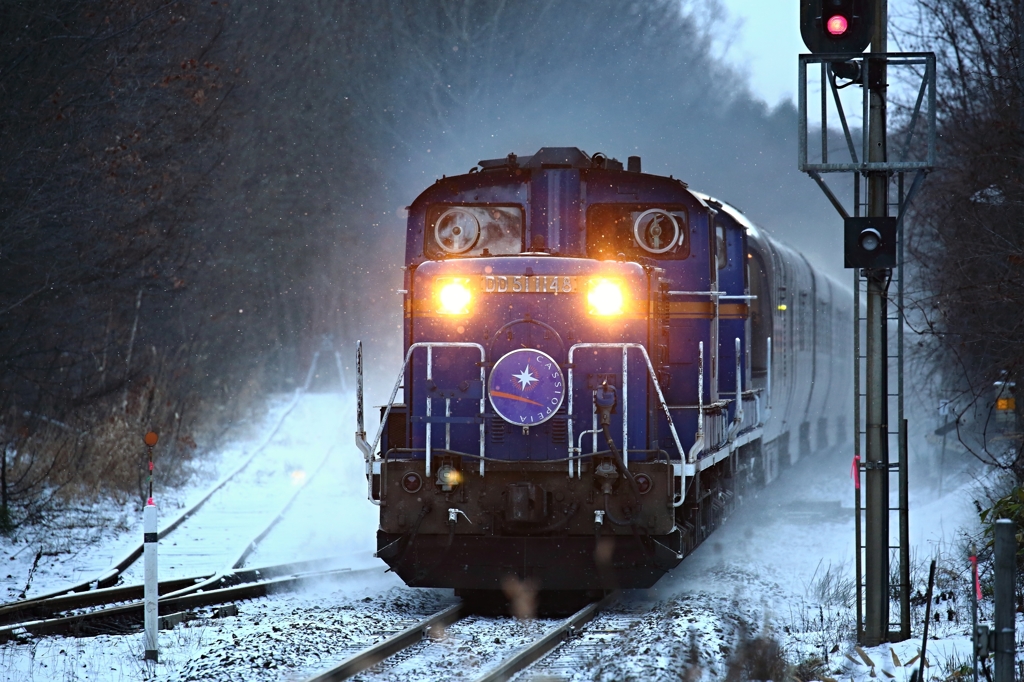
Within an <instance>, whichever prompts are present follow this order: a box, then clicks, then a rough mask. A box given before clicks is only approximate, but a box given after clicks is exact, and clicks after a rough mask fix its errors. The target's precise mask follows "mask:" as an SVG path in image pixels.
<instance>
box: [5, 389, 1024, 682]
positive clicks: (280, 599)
mask: <svg viewBox="0 0 1024 682" xmlns="http://www.w3.org/2000/svg"><path fill="white" fill-rule="evenodd" d="M286 402H287V400H281V401H278V402H277V404H276V407H275V409H276V410H278V412H277V414H280V412H279V410H281V409H283V407H282V405H283V404H284V403H286ZM351 405H352V401H351V398H350V396H346V397H344V398H342V397H340V396H337V395H328V394H322V395H307V396H305V397H304V398H303V402H302V403H301V405H300V407H301V409H297V410H296V412H295V413H294V414H293V415H292V416H290V417H289V418H288V419H287V420H285V424H284V426H283V427H282V429H281V431H280V433H279V434H278V435H277V436H276V437H275V439H274V441H273V447H271V448H268V459H267V460H266V462H268V463H265V464H264V466H265V467H266V471H267V474H266V475H265V476H257V477H255V478H254V479H253V481H254V483H253V488H252V491H251V494H252V495H254V496H258V495H262V494H263V489H262V488H261V485H271V482H273V484H274V485H275V486H276V485H277V484H278V483H279V480H280V479H281V478H282V477H284V476H287V477H289V478H291V479H292V480H293V481H294V482H295V483H301V482H302V478H303V476H309V475H311V474H312V471H311V466H315V465H310V464H309V463H307V462H306V461H305V459H303V461H302V462H301V464H297V462H298V458H296V457H290V456H289V453H297V452H302V453H305V452H308V451H313V450H318V451H319V452H323V448H325V447H331V446H334V445H336V448H335V450H334V451H333V452H332V454H331V456H329V457H328V459H327V461H326V463H325V465H324V467H323V470H322V471H321V472H320V474H319V475H318V476H317V477H316V478H315V479H314V480H312V481H311V482H309V483H308V485H306V486H305V487H304V488H302V492H301V493H300V494H299V495H298V497H297V498H296V501H295V504H294V506H293V507H292V509H291V510H290V512H289V514H288V515H287V516H286V518H285V519H284V521H282V523H281V524H280V525H279V526H277V527H276V528H275V529H274V530H273V531H272V532H271V533H270V535H268V537H267V538H266V539H265V540H264V541H263V542H262V543H261V544H260V546H259V547H258V548H257V550H256V551H255V552H254V554H253V555H252V556H250V558H249V560H248V561H247V565H248V566H258V565H269V564H275V563H281V562H286V561H293V560H299V559H312V558H320V557H325V556H339V555H341V556H344V557H345V564H346V565H350V566H351V567H352V568H354V569H360V568H367V567H374V566H376V567H377V570H374V571H370V572H369V573H366V572H359V573H354V574H353V575H352V576H350V577H347V578H345V577H342V578H339V579H338V580H337V581H335V582H332V583H328V584H325V585H322V586H318V587H314V588H309V589H306V590H305V591H303V592H301V593H287V594H279V595H275V596H274V597H272V598H269V599H261V600H257V601H254V602H244V603H242V604H240V605H239V615H238V616H237V617H232V618H225V619H213V618H211V617H209V616H210V610H209V609H206V610H201V611H200V613H199V614H198V615H199V616H200V618H199V619H197V620H194V621H192V622H189V623H186V624H184V625H179V626H178V627H176V628H175V629H174V630H172V631H165V632H162V633H161V636H160V637H161V639H160V642H161V663H160V664H159V665H158V666H157V669H156V671H155V672H156V676H157V677H158V678H159V679H169V680H201V679H202V680H205V679H214V680H219V679H225V680H227V679H254V680H295V679H304V678H305V677H306V676H308V675H310V674H312V673H315V672H317V671H320V670H323V669H325V668H327V667H329V666H330V665H331V664H332V663H334V662H337V661H340V660H342V659H344V658H345V657H347V656H348V655H349V654H350V653H352V652H354V651H355V650H356V649H357V648H359V647H362V646H366V645H368V644H371V643H373V642H375V641H379V639H380V638H382V637H385V636H388V635H390V634H393V633H394V632H396V631H398V630H400V629H402V628H403V627H406V626H408V625H409V624H411V623H412V622H414V621H415V620H416V619H418V618H421V617H423V616H424V615H427V614H429V613H432V612H434V611H436V610H438V609H440V608H443V607H444V606H445V605H447V604H450V603H452V602H453V599H454V598H453V597H452V594H451V591H449V590H419V589H411V588H407V587H405V586H403V585H402V584H401V583H400V581H399V580H398V579H397V578H395V577H394V575H393V574H385V573H384V572H383V567H382V564H381V563H380V562H379V561H378V560H376V559H373V558H372V551H373V548H374V542H375V537H374V536H375V529H376V525H377V520H376V518H377V509H376V507H374V506H373V505H372V504H370V503H369V502H368V501H367V500H366V489H365V485H366V484H365V478H364V476H363V465H362V461H361V458H360V457H359V455H358V451H357V450H356V448H355V447H354V445H352V436H351V433H352V430H353V429H352V426H351V425H352V422H353V419H352V413H351V412H352V407H351ZM274 414H275V413H274V411H272V412H271V414H270V415H268V417H267V419H266V422H265V424H264V425H263V427H262V428H263V429H264V430H263V431H261V430H260V429H255V432H256V434H254V436H255V437H254V438H253V439H251V440H250V441H248V442H244V443H239V444H236V445H234V446H232V447H231V448H229V449H227V450H226V451H225V452H224V453H223V456H222V457H221V458H220V460H219V461H218V464H217V466H216V467H211V469H210V472H209V473H210V475H209V476H208V477H205V479H204V480H203V481H201V482H199V483H197V484H196V485H194V486H192V487H191V488H190V489H189V490H187V491H183V492H181V493H179V496H178V497H177V498H174V497H173V495H172V494H166V495H164V498H168V499H180V500H181V501H182V503H184V501H186V500H188V499H194V498H195V496H196V495H198V494H200V493H201V491H202V490H204V489H206V486H208V485H210V483H211V482H212V481H214V480H216V477H217V475H218V474H220V473H222V472H224V471H227V470H230V468H231V467H233V466H236V465H237V463H238V462H239V461H241V457H242V456H243V455H244V454H245V453H246V452H248V451H249V450H248V448H250V447H254V446H255V443H256V442H258V441H259V435H258V434H265V433H266V430H267V429H269V428H271V427H272V426H273V424H274V423H276V422H275V419H274ZM293 417H294V418H293ZM275 453H276V454H275ZM317 461H319V459H318V458H317ZM808 464H809V466H804V465H801V466H798V467H796V468H794V469H791V470H789V471H786V472H784V474H783V476H782V477H781V478H780V479H779V480H778V481H776V482H775V483H774V484H773V485H772V486H770V487H769V488H768V489H767V490H764V491H761V492H760V493H758V494H757V495H755V496H752V497H750V499H747V500H745V502H744V504H743V506H742V507H741V508H740V510H739V511H738V512H737V513H736V514H734V516H733V518H731V519H729V521H728V522H727V523H726V524H725V526H724V527H723V528H721V529H719V530H718V531H716V533H715V534H714V535H712V537H711V538H710V539H709V540H708V542H706V543H705V544H704V545H703V546H702V547H700V548H699V549H698V550H697V551H696V552H695V553H694V554H693V555H692V556H690V557H688V558H687V560H686V561H684V562H683V564H682V565H681V566H680V567H679V568H678V569H677V570H675V571H673V572H672V573H671V574H669V575H667V576H666V577H665V578H664V579H663V580H662V581H661V582H660V583H659V584H658V585H657V586H656V588H655V589H653V590H650V591H647V592H644V593H630V594H627V595H626V596H625V597H624V599H623V601H622V602H621V603H620V604H619V605H618V606H616V607H614V608H613V609H610V610H609V611H608V612H606V613H604V614H601V615H600V616H598V618H597V619H595V621H594V622H593V623H592V625H591V627H590V628H589V630H590V631H591V633H592V634H591V635H584V637H581V638H577V639H574V640H572V641H570V642H569V643H568V644H567V645H565V646H564V647H563V648H562V649H561V650H560V651H559V652H558V655H559V656H561V658H562V659H563V660H564V661H566V662H567V663H566V665H567V666H568V668H567V670H569V671H570V672H565V673H560V674H559V676H558V677H556V678H554V679H567V680H568V679H571V680H574V681H577V680H578V681H582V680H631V679H636V680H678V679H689V680H719V679H723V678H724V676H725V674H726V670H727V668H728V665H729V661H731V660H733V659H734V658H735V656H736V651H737V649H738V648H741V647H744V646H746V647H748V648H749V647H750V646H753V645H752V644H750V642H751V641H752V638H754V639H753V641H754V643H757V641H761V640H756V638H757V637H758V636H760V635H765V634H767V635H769V636H770V638H774V639H775V640H777V641H778V642H779V643H780V645H781V651H782V653H784V654H785V655H786V657H787V658H788V659H789V660H790V661H793V662H797V661H800V660H804V659H807V658H809V657H812V656H818V657H819V658H821V659H822V660H823V661H824V660H826V659H827V663H826V664H825V665H824V669H823V670H822V673H821V677H823V678H824V677H829V678H835V679H841V680H843V682H846V681H847V680H852V681H853V682H867V680H870V679H874V678H877V677H878V676H879V675H881V676H883V677H886V676H888V675H892V676H894V677H895V679H897V680H906V679H909V675H910V671H911V669H912V667H911V666H908V665H906V664H907V662H908V661H911V660H912V659H913V657H914V656H915V655H916V654H917V652H918V649H919V647H920V637H919V635H918V637H917V639H915V640H911V641H908V642H903V643H900V644H897V645H893V646H892V647H891V648H890V647H888V646H882V647H875V648H872V649H868V650H865V651H864V652H863V656H862V655H861V653H859V652H858V651H856V650H855V649H854V648H853V647H852V646H851V644H850V641H849V636H850V632H851V631H850V628H851V627H852V618H853V615H852V609H851V608H849V607H848V606H846V605H844V604H843V603H842V602H843V599H844V598H848V597H849V592H850V590H851V589H852V588H851V585H852V583H851V582H850V581H851V580H852V572H853V571H852V562H853V519H852V516H853V512H852V498H853V495H852V492H853V491H852V481H851V480H850V478H849V475H848V471H849V463H848V462H846V461H843V460H842V459H840V458H838V456H835V457H830V458H828V459H827V460H822V461H819V462H817V463H808ZM260 481H262V482H263V483H260ZM204 483H205V485H204ZM279 501H280V498H278V499H277V500H276V501H275V502H274V504H273V505H269V506H271V507H272V508H273V509H274V511H275V512H276V511H277V509H278V507H279V504H278V502H279ZM911 503H912V507H911V508H912V516H911V534H912V538H913V545H914V552H915V561H916V563H915V566H917V570H921V569H920V566H921V565H924V566H925V570H926V566H927V560H928V559H929V558H930V557H931V556H932V555H934V554H936V553H937V552H942V553H945V555H947V556H949V557H953V556H954V555H955V549H956V538H955V537H954V533H955V531H956V529H957V528H959V527H961V526H962V525H963V524H964V523H966V522H969V521H970V520H971V519H973V518H975V513H974V510H973V507H972V506H971V502H970V497H969V492H968V487H967V484H965V485H962V486H961V487H960V488H957V489H953V490H949V491H948V492H947V493H946V494H945V495H943V497H942V498H941V499H939V498H936V496H935V494H934V491H930V490H920V491H914V492H913V493H912V496H911ZM108 514H109V512H108ZM118 514H120V515H121V516H123V517H124V518H123V520H122V521H121V522H120V523H119V524H118V523H115V524H113V527H112V528H104V529H102V530H101V531H97V533H96V535H95V536H94V537H93V538H91V540H90V541H89V542H81V541H79V545H77V546H75V545H74V543H73V542H71V541H70V540H69V541H68V547H69V548H70V549H73V550H74V551H73V552H72V553H71V554H69V555H68V556H66V557H63V556H62V557H54V562H53V566H52V567H51V566H50V565H49V563H48V562H44V563H45V565H43V564H41V566H40V568H39V569H38V570H37V576H38V577H37V578H35V579H34V580H33V591H37V590H38V591H43V590H46V589H50V588H53V587H57V586H58V585H60V584H64V583H65V582H70V581H72V580H74V579H76V578H80V577H83V576H86V575H89V571H92V572H94V573H95V572H98V570H97V568H96V567H102V568H105V565H103V559H104V558H106V559H107V560H109V559H110V558H114V557H117V556H120V554H121V552H123V550H124V548H126V547H127V546H129V545H131V544H133V543H134V542H136V541H137V535H138V534H139V533H138V530H139V528H138V521H139V520H138V519H136V518H134V516H135V515H134V514H133V513H131V510H130V509H124V510H119V511H117V512H116V513H115V517H117V515H118ZM117 518H120V517H117ZM255 525H260V524H254V526H255ZM260 529H261V528H257V527H253V528H252V533H253V534H255V533H256V532H258V531H259V530H260ZM240 539H241V538H240ZM0 547H3V549H5V550H7V551H9V552H10V554H11V555H15V554H16V553H17V552H18V550H19V549H22V554H25V553H27V552H28V551H32V549H33V548H34V546H28V547H29V548H28V549H27V550H26V549H23V548H22V545H17V546H13V547H7V546H0ZM11 563H12V565H16V566H17V567H18V569H19V570H21V571H22V572H23V574H22V575H21V576H20V577H19V578H18V579H17V580H14V579H12V580H11V581H9V584H8V587H11V586H18V589H20V586H21V585H23V584H24V578H25V576H24V572H25V571H26V562H25V560H24V559H21V558H19V557H17V556H16V558H15V560H14V561H12V562H11ZM954 563H955V562H954ZM947 564H948V565H950V566H953V565H954V564H950V563H949V562H947ZM86 567H88V570H86ZM954 568H955V566H954ZM19 580H20V581H21V582H20V583H19ZM36 580H38V581H40V582H38V583H36ZM943 580H945V582H944V583H943V585H946V586H949V587H948V592H947V594H945V595H944V596H943V597H941V598H940V602H941V603H940V604H938V605H937V606H936V607H935V609H936V612H938V613H939V617H940V622H939V623H938V624H936V623H933V624H932V625H933V630H932V637H931V638H930V641H929V645H928V646H929V649H928V659H929V661H930V663H931V670H932V671H933V673H935V674H937V673H938V672H939V671H941V670H942V669H944V668H948V667H949V665H950V664H949V661H950V660H953V661H956V660H963V661H966V660H967V656H968V655H969V640H968V639H967V637H966V634H967V631H968V629H969V627H970V612H969V609H968V608H967V605H966V603H965V601H964V597H963V594H964V592H965V590H964V589H962V587H963V585H962V584H960V583H957V580H959V578H958V577H957V576H954V575H946V576H944V577H943ZM954 588H955V589H954ZM937 591H939V590H937ZM943 591H944V592H946V591H947V588H946V587H944V588H943ZM844 595H845V597H844ZM921 610H922V609H921V608H918V609H916V611H915V614H916V618H917V621H916V623H917V625H918V626H919V624H920V619H921V618H922V617H923V616H922V615H921V613H920V612H921ZM983 617H984V615H983ZM547 625H548V623H546V622H545V621H536V622H533V623H516V622H515V621H512V620H511V619H502V620H501V621H500V622H497V621H496V622H492V624H491V625H487V624H486V623H482V624H476V625H474V624H473V623H467V624H459V625H456V626H453V627H452V628H450V629H449V632H447V633H445V636H444V638H443V639H442V640H441V641H439V642H434V643H429V642H428V643H424V644H423V645H421V647H420V648H421V649H423V653H425V654H426V656H427V658H426V659H422V658H420V657H416V658H415V659H413V658H412V656H413V654H414V653H416V652H415V651H410V652H409V653H408V654H406V655H405V656H400V657H398V658H396V659H395V660H393V661H390V662H388V663H387V664H385V665H384V666H382V667H380V668H378V669H375V670H374V671H371V672H369V673H366V674H364V675H362V676H360V678H359V679H403V680H404V679H409V680H416V679H420V680H430V679H437V677H438V675H442V674H443V676H444V677H453V676H454V677H459V676H461V675H463V673H468V672H470V671H479V670H480V669H481V668H482V667H486V665H487V664H488V662H490V661H494V660H497V659H498V658H499V657H500V656H503V655H506V654H507V653H509V651H510V650H511V648H514V647H515V646H516V645H517V643H519V642H520V641H525V639H526V638H527V637H529V636H532V635H533V634H536V632H539V631H540V630H542V629H544V628H545V627H546V626H547ZM492 626H493V627H492ZM1019 630H1020V631H1021V632H1024V627H1019ZM495 631H500V632H499V634H498V635H494V632H495ZM488 632H490V633H491V634H490V636H489V637H488V636H487V633H488ZM916 632H919V630H916ZM588 638H589V639H588ZM744 641H746V642H748V643H747V644H746V645H745V644H743V642H744ZM431 647H433V648H431ZM141 650H142V635H141V633H134V634H130V635H125V636H103V637H95V638H85V639H74V638H63V637H54V638H43V639H38V640H33V641H31V642H30V643H25V644H13V643H11V644H5V645H0V678H2V679H12V680H13V679H19V680H20V679H25V680H51V679H63V680H109V681H115V680H118V681H119V680H128V679H141V678H142V677H143V676H144V673H145V668H144V666H143V664H142V663H141V661H140V658H141ZM417 651H419V650H417ZM762 653H763V652H762ZM770 653H771V652H769V654H770ZM865 657H866V658H865ZM406 660H408V661H410V662H409V663H406V662H405V661H406ZM413 660H415V661H417V663H413V662H412V661H413ZM423 660H427V661H432V662H431V663H429V665H427V667H426V668H422V667H421V662H422V661H423ZM460 662H461V663H460ZM517 679H518V680H530V679H533V673H531V672H530V671H525V672H524V674H521V675H520V676H518V677H517ZM537 679H542V678H540V677H537ZM935 679H941V678H939V677H936V678H935Z"/></svg>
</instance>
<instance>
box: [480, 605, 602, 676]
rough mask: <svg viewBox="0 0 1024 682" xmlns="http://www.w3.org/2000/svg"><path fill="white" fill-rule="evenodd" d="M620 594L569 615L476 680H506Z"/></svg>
mask: <svg viewBox="0 0 1024 682" xmlns="http://www.w3.org/2000/svg"><path fill="white" fill-rule="evenodd" d="M618 596H619V593H618V592H612V593H611V594H609V595H608V596H606V597H605V598H604V599H602V600H601V601H598V602H594V603H593V604H588V605H587V606H584V607H583V608H582V609H580V610H579V611H577V612H576V613H574V614H573V615H571V616H569V617H568V618H566V619H565V620H563V621H562V622H561V623H559V624H558V625H556V626H555V627H553V628H551V629H550V630H548V631H547V632H545V633H544V636H543V637H541V638H540V639H538V640H537V641H536V642H534V643H533V644H530V645H528V646H526V647H525V648H523V649H520V650H519V651H517V652H516V653H515V654H513V655H512V656H510V657H509V658H506V659H505V660H504V661H502V662H501V663H500V664H499V665H498V666H497V667H496V668H492V669H491V670H489V671H488V672H486V673H485V674H483V675H481V676H480V677H478V678H476V682H505V680H509V679H511V678H512V676H513V675H515V674H516V673H518V672H519V671H521V670H523V669H525V668H527V667H528V666H530V665H531V664H533V663H535V662H537V661H539V660H540V659H541V658H543V657H544V656H546V655H547V654H548V653H550V652H551V651H552V650H554V649H555V648H556V647H557V646H558V645H559V644H561V643H562V642H564V641H565V640H566V639H568V638H569V637H571V636H572V635H573V634H575V632H576V630H577V629H578V628H579V627H580V626H582V625H586V624H587V623H589V622H590V621H591V620H593V618H594V616H596V615H597V614H598V613H599V612H600V611H601V610H602V609H604V608H606V607H607V606H608V605H610V604H611V603H612V602H614V601H615V600H616V599H617V598H618Z"/></svg>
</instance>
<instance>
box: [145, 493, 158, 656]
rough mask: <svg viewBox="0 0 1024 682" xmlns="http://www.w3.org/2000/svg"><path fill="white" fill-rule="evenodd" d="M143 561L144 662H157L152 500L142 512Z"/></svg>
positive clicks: (156, 596)
mask: <svg viewBox="0 0 1024 682" xmlns="http://www.w3.org/2000/svg"><path fill="white" fill-rule="evenodd" d="M142 531H143V536H142V539H143V561H144V563H145V585H144V587H143V605H144V606H143V614H144V621H145V633H146V634H145V638H146V647H145V650H146V654H145V660H146V661H147V662H148V661H152V663H156V662H157V627H158V623H157V615H158V612H157V600H158V599H159V594H158V590H157V570H156V568H157V564H156V550H157V530H156V505H155V504H154V503H153V498H152V497H151V498H150V499H149V503H148V504H147V505H146V507H145V510H144V511H143V512H142Z"/></svg>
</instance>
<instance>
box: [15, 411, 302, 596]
mask: <svg viewBox="0 0 1024 682" xmlns="http://www.w3.org/2000/svg"><path fill="white" fill-rule="evenodd" d="M291 402H292V396H291V395H287V396H278V397H276V398H275V399H273V400H271V401H270V405H269V409H268V411H267V414H266V415H265V417H264V418H263V419H262V420H261V421H260V423H259V424H251V423H247V422H243V423H240V424H237V425H236V426H235V428H234V434H235V435H234V438H233V439H232V440H230V441H229V442H228V443H227V444H226V445H225V446H224V447H222V448H220V449H219V450H218V451H217V452H216V453H208V454H207V455H205V456H197V457H196V458H195V461H196V467H197V474H196V476H194V478H193V480H192V482H191V483H190V484H189V485H187V486H184V487H183V488H181V489H177V490H175V489H167V490H164V489H162V488H161V487H160V486H159V476H160V463H159V454H160V453H159V450H160V446H159V445H157V448H156V482H157V484H158V485H157V488H156V492H157V502H158V504H159V509H160V516H161V524H162V523H163V522H164V521H165V520H166V519H167V518H169V517H171V516H174V515H177V514H178V513H180V511H181V510H182V509H185V508H186V507H187V506H188V505H189V504H191V503H193V502H194V501H195V500H196V499H199V498H200V497H202V495H203V494H204V493H205V492H206V490H208V489H209V487H210V485H211V483H212V482H214V481H216V480H217V479H218V478H219V477H220V476H221V475H222V474H223V473H226V472H228V471H230V470H231V469H233V468H234V467H236V466H237V465H238V464H239V463H240V462H241V461H242V460H243V459H244V458H245V457H246V455H247V454H248V453H249V452H251V451H252V449H253V448H256V447H258V445H259V444H260V443H261V442H262V441H263V440H264V438H265V437H266V436H268V435H269V433H270V430H271V429H272V428H273V427H274V425H276V424H277V423H278V421H279V419H280V416H281V414H282V413H283V412H284V411H285V410H286V409H287V408H288V406H289V404H290V403H291ZM136 505H137V502H136V501H135V500H131V501H128V502H125V503H123V504H118V503H117V502H116V501H114V500H101V501H98V502H96V503H93V504H91V505H86V506H78V507H76V508H72V509H65V510H63V513H62V514H59V515H56V518H55V519H54V521H53V522H52V523H50V524H47V525H45V526H38V527H26V528H24V529H19V530H17V531H16V532H15V534H14V535H13V536H12V537H11V538H7V537H0V561H3V563H6V564H7V565H6V566H5V567H3V568H6V571H4V570H2V569H0V600H3V601H12V600H14V599H16V598H19V597H23V596H29V597H32V596H35V595H39V594H45V593H48V592H51V591H53V590H57V589H60V588H62V587H64V586H67V585H71V584H74V583H78V582H80V581H83V580H92V579H94V578H96V577H97V576H98V575H99V574H101V573H102V572H104V571H105V570H106V569H107V568H109V567H110V565H111V564H113V563H115V562H116V561H118V560H120V559H121V558H122V557H124V556H125V555H126V554H127V553H128V552H129V551H130V550H131V549H132V547H134V546H136V545H137V544H138V543H139V541H140V540H141V539H142V513H141V511H138V509H137V506H136ZM37 556H38V557H39V559H38V561H37V560H36V557H37ZM4 559H6V561H4ZM26 588H27V589H26Z"/></svg>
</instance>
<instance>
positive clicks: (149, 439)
mask: <svg viewBox="0 0 1024 682" xmlns="http://www.w3.org/2000/svg"><path fill="white" fill-rule="evenodd" d="M159 439H160V437H159V436H157V435H156V431H150V432H149V433H147V434H146V437H145V438H144V439H143V440H145V441H146V445H148V446H149V447H153V446H154V445H156V442H157V440H159Z"/></svg>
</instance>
